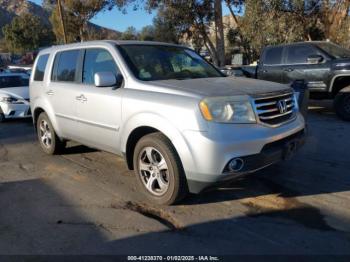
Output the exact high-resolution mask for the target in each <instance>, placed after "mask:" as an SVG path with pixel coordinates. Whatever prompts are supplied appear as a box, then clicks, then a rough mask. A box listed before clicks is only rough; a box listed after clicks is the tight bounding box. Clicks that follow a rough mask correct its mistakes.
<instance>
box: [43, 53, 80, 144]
mask: <svg viewBox="0 0 350 262" xmlns="http://www.w3.org/2000/svg"><path fill="white" fill-rule="evenodd" d="M81 55H82V51H81V50H79V49H76V50H67V51H62V52H58V53H57V54H56V56H55V60H54V66H53V71H52V74H51V83H50V85H49V86H48V87H47V90H46V95H47V96H48V99H49V100H50V103H51V105H52V106H53V109H54V112H55V116H56V119H57V124H58V127H59V129H60V131H61V133H62V135H63V136H64V137H65V138H69V139H76V137H77V133H78V123H77V121H76V118H77V100H76V98H77V96H78V94H79V88H80V87H79V85H78V84H77V78H78V75H79V73H78V71H79V70H78V65H79V63H80V60H81Z"/></svg>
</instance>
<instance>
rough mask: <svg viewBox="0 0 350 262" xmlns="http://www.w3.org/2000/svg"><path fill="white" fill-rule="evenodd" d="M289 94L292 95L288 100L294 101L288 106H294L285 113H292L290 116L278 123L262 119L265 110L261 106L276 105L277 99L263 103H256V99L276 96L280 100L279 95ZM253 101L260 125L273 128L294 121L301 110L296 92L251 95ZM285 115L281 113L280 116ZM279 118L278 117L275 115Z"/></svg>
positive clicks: (261, 99) (260, 99)
mask: <svg viewBox="0 0 350 262" xmlns="http://www.w3.org/2000/svg"><path fill="white" fill-rule="evenodd" d="M287 95H290V96H291V97H290V98H286V100H288V101H292V103H291V104H289V105H288V108H291V107H292V106H294V107H293V109H292V110H289V111H288V112H286V113H285V115H287V114H291V116H290V118H289V119H288V120H286V121H284V122H281V123H278V124H268V123H266V122H264V121H262V119H261V116H260V114H262V113H263V112H261V111H263V110H261V109H260V110H259V108H260V107H261V106H262V105H274V104H276V103H277V101H275V102H268V103H264V104H263V103H261V104H259V103H258V104H256V101H263V100H265V99H271V98H276V100H278V97H282V96H287ZM250 101H251V104H252V107H253V110H254V113H255V119H256V122H257V124H260V125H263V126H266V127H272V128H276V127H279V126H282V125H285V124H288V123H290V122H292V121H294V120H295V119H296V118H297V112H298V111H299V105H298V101H297V99H296V96H295V93H294V92H290V91H289V92H288V93H282V94H281V93H279V94H276V95H269V96H265V97H264V96H259V97H251V99H250ZM276 112H278V109H277V110H276ZM265 113H267V112H265ZM281 116H283V115H279V117H281ZM275 118H277V117H275Z"/></svg>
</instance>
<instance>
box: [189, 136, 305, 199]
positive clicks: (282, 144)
mask: <svg viewBox="0 0 350 262" xmlns="http://www.w3.org/2000/svg"><path fill="white" fill-rule="evenodd" d="M305 136H306V135H305V130H304V129H303V130H301V131H299V132H297V133H295V134H293V135H290V136H288V137H285V138H283V139H281V140H278V141H275V142H271V143H268V144H266V145H265V146H264V147H263V148H262V150H261V151H260V153H258V154H253V155H246V156H241V157H239V158H240V159H242V160H243V161H244V167H243V168H242V169H241V170H240V171H239V172H230V171H229V170H228V168H227V166H226V167H225V170H224V173H223V174H222V175H219V176H215V179H213V180H212V181H200V180H191V179H188V186H189V189H190V192H192V193H200V192H201V191H203V190H204V189H206V188H208V187H217V186H220V185H222V184H225V183H227V182H229V181H232V180H234V179H237V178H239V177H241V176H244V175H247V174H251V173H254V172H256V171H258V170H260V169H263V168H265V167H268V166H270V165H272V164H274V163H277V162H279V161H282V160H285V159H289V158H291V156H292V155H293V154H294V153H295V152H296V151H297V150H298V149H299V148H300V147H301V146H302V145H303V144H304V143H305Z"/></svg>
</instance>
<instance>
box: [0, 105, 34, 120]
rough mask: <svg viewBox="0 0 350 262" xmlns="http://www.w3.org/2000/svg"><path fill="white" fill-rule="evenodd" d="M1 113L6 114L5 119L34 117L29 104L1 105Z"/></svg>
mask: <svg viewBox="0 0 350 262" xmlns="http://www.w3.org/2000/svg"><path fill="white" fill-rule="evenodd" d="M0 111H1V112H2V113H3V114H4V116H5V118H23V117H31V116H32V115H31V111H30V105H29V103H25V104H7V103H0Z"/></svg>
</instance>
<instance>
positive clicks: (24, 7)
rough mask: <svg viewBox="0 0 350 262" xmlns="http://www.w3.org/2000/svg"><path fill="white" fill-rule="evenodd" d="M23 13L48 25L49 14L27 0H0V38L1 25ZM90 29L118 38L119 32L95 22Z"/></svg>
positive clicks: (107, 36)
mask: <svg viewBox="0 0 350 262" xmlns="http://www.w3.org/2000/svg"><path fill="white" fill-rule="evenodd" d="M24 13H31V14H34V15H36V16H38V17H39V18H40V19H41V20H42V22H43V23H44V24H46V25H48V26H51V24H50V20H49V17H50V14H49V13H48V12H47V11H46V10H45V9H44V8H42V7H41V6H40V5H37V4H35V3H33V2H30V1H28V0H0V39H1V38H2V30H1V29H2V27H3V26H4V25H6V24H8V23H10V22H11V20H12V19H13V18H14V17H15V16H20V15H22V14H24ZM91 27H92V29H93V30H94V31H95V30H96V31H97V32H98V33H100V34H101V35H103V36H104V37H106V38H113V39H115V38H118V37H119V36H120V32H117V31H114V30H111V29H108V28H104V27H101V26H98V25H95V24H91Z"/></svg>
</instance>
